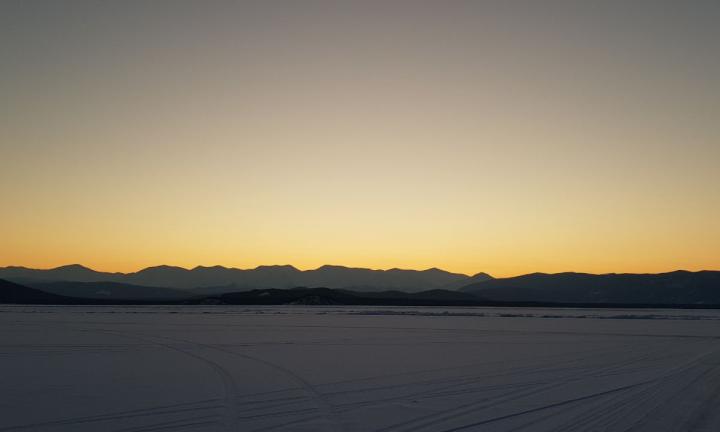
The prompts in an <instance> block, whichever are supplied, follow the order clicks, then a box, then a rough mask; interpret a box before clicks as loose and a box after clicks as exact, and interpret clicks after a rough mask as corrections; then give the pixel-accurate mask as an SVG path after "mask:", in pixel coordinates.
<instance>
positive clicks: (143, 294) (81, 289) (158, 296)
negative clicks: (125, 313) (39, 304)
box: [28, 282, 193, 300]
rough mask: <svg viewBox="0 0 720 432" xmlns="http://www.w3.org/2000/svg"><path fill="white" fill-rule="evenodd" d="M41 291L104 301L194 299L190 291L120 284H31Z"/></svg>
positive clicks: (30, 284)
mask: <svg viewBox="0 0 720 432" xmlns="http://www.w3.org/2000/svg"><path fill="white" fill-rule="evenodd" d="M28 285H29V286H30V287H32V288H35V289H39V290H41V291H44V292H47V293H51V294H57V295H63V296H70V297H79V298H86V299H104V300H180V299H187V298H190V297H192V295H193V294H191V293H189V292H188V291H183V290H178V289H173V288H158V287H147V286H139V285H129V284H123V283H119V282H39V283H29V284H28Z"/></svg>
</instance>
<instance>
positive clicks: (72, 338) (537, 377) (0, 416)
mask: <svg viewBox="0 0 720 432" xmlns="http://www.w3.org/2000/svg"><path fill="white" fill-rule="evenodd" d="M0 371H1V372H0V431H79V432H82V431H118V432H119V431H125V432H131V431H135V432H140V431H166V430H167V431H176V430H177V431H231V430H232V431H360V432H364V431H388V432H389V431H398V432H404V431H407V432H409V431H418V432H424V431H443V432H449V431H553V432H555V431H569V432H575V431H652V432H662V431H706V432H716V431H720V311H715V310H617V309H615V310H611V309H493V308H393V307H290V306H288V307H243V306H232V307H229V306H228V307H225V306H213V307H196V306H127V307H86V306H83V307H68V306H64V307H37V306H2V307H0Z"/></svg>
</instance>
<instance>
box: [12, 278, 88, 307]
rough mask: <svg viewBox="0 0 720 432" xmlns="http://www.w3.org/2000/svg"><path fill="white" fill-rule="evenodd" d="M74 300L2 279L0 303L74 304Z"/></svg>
mask: <svg viewBox="0 0 720 432" xmlns="http://www.w3.org/2000/svg"><path fill="white" fill-rule="evenodd" d="M73 301H74V299H71V298H68V297H64V296H59V295H55V294H50V293H46V292H44V291H40V290H37V289H34V288H29V287H26V286H22V285H18V284H16V283H13V282H10V281H6V280H3V279H0V303H10V304H72V303H73Z"/></svg>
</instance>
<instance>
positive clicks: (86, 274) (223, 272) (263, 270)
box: [0, 264, 491, 294]
mask: <svg viewBox="0 0 720 432" xmlns="http://www.w3.org/2000/svg"><path fill="white" fill-rule="evenodd" d="M0 278H4V279H7V280H11V281H14V282H17V283H21V284H37V283H47V282H59V281H62V282H118V283H123V284H130V285H140V286H148V287H166V288H178V289H192V288H207V287H212V289H210V290H205V292H204V293H206V294H209V293H213V294H214V293H222V292H232V291H247V290H252V289H268V288H277V289H286V288H294V287H298V286H305V287H327V288H339V289H352V290H355V291H384V290H400V291H407V292H420V291H426V290H430V289H457V288H459V287H462V286H465V285H468V284H470V283H473V282H476V281H479V280H485V279H488V278H491V277H490V276H489V275H487V274H484V273H479V274H477V275H475V276H472V277H470V276H467V275H464V274H459V273H450V272H447V271H444V270H440V269H436V268H432V269H428V270H421V271H419V270H401V269H390V270H371V269H365V268H352V267H343V266H331V265H325V266H322V267H319V268H317V269H314V270H306V271H301V270H298V269H297V268H295V267H293V266H289V265H282V266H259V267H257V268H254V269H248V270H243V269H237V268H227V267H222V266H215V267H202V266H199V267H195V268H194V269H191V270H188V269H184V268H182V267H173V266H157V267H148V268H146V269H143V270H140V271H138V272H134V273H103V272H97V271H94V270H92V269H89V268H87V267H83V266H81V265H78V264H73V265H69V266H62V267H58V268H54V269H47V270H40V269H29V268H25V267H4V268H0ZM198 293H202V291H198Z"/></svg>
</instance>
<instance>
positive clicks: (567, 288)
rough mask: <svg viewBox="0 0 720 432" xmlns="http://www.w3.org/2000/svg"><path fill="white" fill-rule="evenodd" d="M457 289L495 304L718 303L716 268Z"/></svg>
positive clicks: (553, 277) (554, 277)
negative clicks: (522, 302) (714, 269)
mask: <svg viewBox="0 0 720 432" xmlns="http://www.w3.org/2000/svg"><path fill="white" fill-rule="evenodd" d="M461 291H462V292H466V293H469V294H473V295H475V296H477V297H482V298H483V299H486V300H490V301H500V302H516V301H533V302H542V303H598V304H619V303H622V304H657V305H664V304H684V305H690V304H714V305H720V272H718V271H699V272H689V271H675V272H670V273H659V274H614V273H613V274H602V275H596V274H587V273H556V274H546V273H532V274H528V275H523V276H517V277H511V278H503V279H494V280H488V281H485V282H482V283H475V284H471V285H468V286H466V287H464V288H462V289H461Z"/></svg>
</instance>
